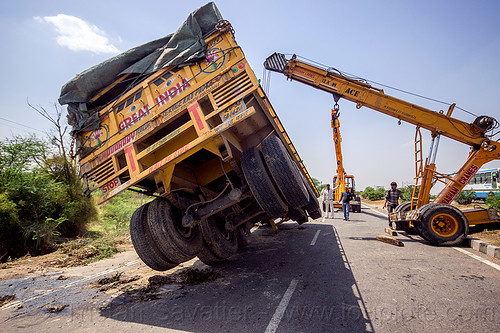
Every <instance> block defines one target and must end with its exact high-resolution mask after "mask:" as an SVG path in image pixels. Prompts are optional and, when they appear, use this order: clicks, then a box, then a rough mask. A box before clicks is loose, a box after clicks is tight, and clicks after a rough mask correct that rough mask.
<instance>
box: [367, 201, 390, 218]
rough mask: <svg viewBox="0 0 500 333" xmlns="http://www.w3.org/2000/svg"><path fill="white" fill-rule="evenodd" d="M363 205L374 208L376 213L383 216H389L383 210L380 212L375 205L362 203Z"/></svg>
mask: <svg viewBox="0 0 500 333" xmlns="http://www.w3.org/2000/svg"><path fill="white" fill-rule="evenodd" d="M361 205H362V206H365V207H366V208H370V209H371V210H373V211H374V212H375V213H377V214H379V215H381V216H383V217H387V213H382V212H379V211H378V210H377V209H376V208H375V206H372V205H368V204H365V203H361Z"/></svg>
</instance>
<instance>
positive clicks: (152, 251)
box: [130, 203, 177, 271]
mask: <svg viewBox="0 0 500 333" xmlns="http://www.w3.org/2000/svg"><path fill="white" fill-rule="evenodd" d="M148 208H149V203H147V204H145V205H142V206H141V207H139V208H138V209H136V211H135V212H134V214H132V218H131V219H130V238H131V239H132V244H133V245H134V248H135V251H136V252H137V255H138V256H139V258H141V260H142V261H143V262H144V263H145V264H146V265H148V266H149V267H150V268H152V269H154V270H156V271H166V270H168V269H170V268H174V267H175V266H177V264H176V263H173V262H171V261H169V260H167V259H166V258H165V256H164V255H163V253H162V252H161V251H160V250H159V249H158V248H157V247H156V245H155V243H154V242H153V239H152V238H151V233H150V232H149V230H148V227H147V213H148Z"/></svg>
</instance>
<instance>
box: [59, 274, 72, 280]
mask: <svg viewBox="0 0 500 333" xmlns="http://www.w3.org/2000/svg"><path fill="white" fill-rule="evenodd" d="M67 279H69V276H66V275H59V276H58V277H57V279H56V280H67Z"/></svg>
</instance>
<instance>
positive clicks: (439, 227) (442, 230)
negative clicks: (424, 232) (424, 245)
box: [431, 214, 458, 237]
mask: <svg viewBox="0 0 500 333" xmlns="http://www.w3.org/2000/svg"><path fill="white" fill-rule="evenodd" d="M431 227H432V230H433V231H434V232H435V233H436V234H438V235H439V236H441V237H449V236H452V235H454V234H455V233H456V232H457V231H458V222H457V220H456V219H455V218H454V217H453V216H451V215H448V214H439V215H436V216H435V217H434V218H433V219H432V221H431Z"/></svg>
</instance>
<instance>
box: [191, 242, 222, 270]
mask: <svg viewBox="0 0 500 333" xmlns="http://www.w3.org/2000/svg"><path fill="white" fill-rule="evenodd" d="M197 256H198V259H200V261H201V262H202V263H204V264H206V265H210V266H214V265H217V264H219V263H221V262H223V261H224V259H221V258H219V257H217V256H216V255H215V254H214V253H213V252H212V250H210V248H209V247H208V245H207V243H205V241H203V244H202V246H201V250H200V252H198V255H197Z"/></svg>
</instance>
